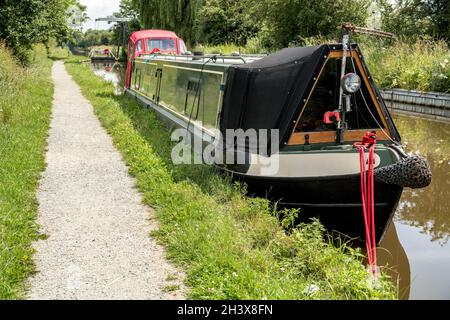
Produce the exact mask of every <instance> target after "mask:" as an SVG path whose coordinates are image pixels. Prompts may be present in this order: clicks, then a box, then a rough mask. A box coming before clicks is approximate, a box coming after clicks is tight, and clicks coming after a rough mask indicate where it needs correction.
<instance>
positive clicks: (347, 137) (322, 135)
mask: <svg viewBox="0 0 450 320" xmlns="http://www.w3.org/2000/svg"><path fill="white" fill-rule="evenodd" d="M342 54H343V53H342V51H331V52H330V54H329V55H328V57H327V59H326V61H325V63H324V64H323V66H322V69H321V70H320V73H319V76H317V77H316V80H315V82H314V85H313V87H312V89H311V92H310V93H309V96H308V98H307V99H306V101H305V103H304V105H303V109H302V112H301V113H300V116H299V117H298V119H297V121H296V123H295V127H294V130H293V132H292V134H291V137H290V139H289V142H288V145H289V146H293V145H305V144H308V143H309V144H316V143H330V142H336V131H321V132H295V130H296V128H297V127H298V124H299V122H300V119H301V118H302V116H303V113H304V111H305V109H306V106H307V105H308V103H309V100H310V99H311V96H312V94H313V92H314V90H315V89H316V85H317V83H318V82H319V80H320V78H321V76H322V74H323V71H324V69H325V66H326V64H327V63H328V61H329V60H330V59H339V58H342ZM351 54H352V57H353V59H354V61H355V62H356V66H357V68H358V69H359V71H360V73H361V75H362V78H363V81H364V83H365V85H366V87H367V89H368V91H369V94H370V97H371V99H372V101H373V103H374V104H375V107H376V110H377V112H378V115H379V116H380V118H381V121H382V122H383V125H384V128H383V130H380V129H377V130H375V131H376V134H377V139H378V140H380V141H383V140H391V137H392V133H391V132H390V130H389V125H388V123H387V121H386V119H385V117H384V115H383V112H382V109H381V105H380V102H379V101H378V99H377V97H376V94H375V92H374V90H373V88H372V85H371V83H370V80H369V77H368V75H367V74H366V72H365V71H364V67H363V64H362V62H361V58H360V55H359V53H358V52H357V51H356V50H353V51H352V53H351ZM347 57H350V53H349V52H348V53H347ZM367 131H370V130H369V129H365V130H345V131H344V138H343V141H344V142H354V141H360V140H361V138H362V137H363V136H364V134H365V133H366V132H367Z"/></svg>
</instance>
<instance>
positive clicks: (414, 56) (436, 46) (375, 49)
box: [362, 40, 450, 92]
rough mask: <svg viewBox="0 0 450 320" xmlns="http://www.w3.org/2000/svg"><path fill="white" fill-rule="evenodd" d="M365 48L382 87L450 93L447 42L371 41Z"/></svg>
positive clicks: (370, 66)
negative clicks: (387, 43)
mask: <svg viewBox="0 0 450 320" xmlns="http://www.w3.org/2000/svg"><path fill="white" fill-rule="evenodd" d="M362 47H363V50H364V54H365V57H366V60H367V64H368V66H369V69H370V70H371V73H372V76H373V78H374V80H375V81H376V83H377V84H378V85H379V86H380V87H381V88H401V89H410V90H420V91H436V92H450V50H449V48H448V46H447V44H446V43H445V42H444V41H437V42H433V41H424V40H418V41H417V42H415V43H407V42H402V41H397V42H395V44H394V45H386V44H383V43H381V42H375V41H371V42H367V43H363V45H362Z"/></svg>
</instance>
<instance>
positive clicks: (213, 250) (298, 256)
mask: <svg viewBox="0 0 450 320" xmlns="http://www.w3.org/2000/svg"><path fill="white" fill-rule="evenodd" d="M66 67H67V69H68V70H69V73H70V74H71V75H72V76H73V78H74V79H75V81H76V82H77V83H78V84H79V85H80V86H81V88H82V92H83V94H84V95H85V96H86V97H87V98H88V99H89V100H90V101H91V103H92V104H93V106H94V110H95V112H96V114H97V116H98V117H99V119H100V121H101V123H102V124H103V126H104V127H105V128H106V130H107V131H108V133H109V134H110V135H111V136H112V139H113V141H114V144H115V146H116V147H117V148H118V150H119V151H120V152H121V153H122V155H123V158H124V160H125V161H126V163H127V165H128V166H129V172H130V173H131V174H132V175H133V176H134V177H135V178H136V180H137V187H138V188H139V190H140V191H141V192H142V193H143V197H144V202H145V203H146V204H148V205H150V206H152V207H154V208H155V210H156V214H157V219H158V222H159V225H160V228H159V231H157V232H155V233H154V234H153V236H155V237H157V238H158V239H159V240H160V241H161V242H162V243H164V244H165V246H166V248H167V250H168V254H169V258H170V259H171V260H172V261H173V262H175V263H177V264H178V265H180V266H181V267H182V268H183V269H184V270H185V271H186V273H187V284H188V285H189V286H190V288H191V292H190V298H193V299H392V298H395V288H394V287H393V285H392V283H391V282H390V281H388V280H387V279H385V278H383V279H382V280H381V282H380V286H379V287H378V288H373V287H372V286H371V284H370V283H369V281H368V273H367V271H366V269H365V267H364V265H363V264H362V256H361V254H360V253H359V251H358V250H354V249H352V248H349V247H347V246H346V245H342V246H340V247H336V246H334V245H333V244H332V243H331V242H329V241H327V240H324V230H323V227H322V226H321V224H320V223H319V222H317V221H315V222H313V223H311V224H307V225H301V226H298V227H296V228H293V229H292V230H291V231H290V232H288V233H286V232H285V231H284V229H283V227H282V226H281V225H280V223H279V216H278V215H279V214H280V213H279V212H276V210H273V208H271V206H270V205H269V202H268V201H267V200H265V199H251V198H247V197H246V196H245V188H243V187H242V186H241V185H233V184H231V182H230V181H229V179H228V178H227V177H224V176H223V175H220V174H219V173H218V172H217V171H216V170H215V169H214V168H213V167H209V166H202V165H185V166H176V165H173V164H172V162H171V150H172V146H173V144H172V143H170V134H169V132H168V131H167V130H165V128H164V127H163V126H162V124H161V123H160V122H159V121H158V120H157V118H156V115H155V114H154V113H153V112H151V111H150V110H148V109H146V108H144V107H143V106H141V105H140V104H138V103H137V102H136V101H135V99H132V98H130V97H128V96H116V95H115V94H114V87H113V86H112V85H111V84H109V83H106V82H104V81H102V80H101V79H100V78H98V77H96V76H95V75H94V74H93V72H92V71H91V70H90V68H89V66H86V65H82V64H79V63H75V62H73V63H67V64H66ZM295 214H297V212H295V211H291V212H289V213H287V218H286V219H284V220H283V221H284V222H283V224H284V225H285V226H287V225H289V224H290V222H291V221H292V220H291V219H289V218H292V217H294V216H295Z"/></svg>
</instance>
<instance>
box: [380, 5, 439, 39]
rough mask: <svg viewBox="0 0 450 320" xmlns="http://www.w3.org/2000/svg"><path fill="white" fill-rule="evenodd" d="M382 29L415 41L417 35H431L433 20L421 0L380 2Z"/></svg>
mask: <svg viewBox="0 0 450 320" xmlns="http://www.w3.org/2000/svg"><path fill="white" fill-rule="evenodd" d="M382 8H383V18H382V24H383V29H385V30H386V31H390V32H393V33H395V34H396V35H397V36H401V37H403V38H405V39H409V40H411V41H415V40H416V39H417V38H418V37H426V36H430V35H431V30H432V25H433V21H432V20H431V17H430V14H429V13H430V12H429V8H428V6H427V4H426V3H425V1H423V0H398V1H396V2H395V3H390V2H389V1H383V2H382Z"/></svg>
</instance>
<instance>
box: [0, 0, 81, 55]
mask: <svg viewBox="0 0 450 320" xmlns="http://www.w3.org/2000/svg"><path fill="white" fill-rule="evenodd" d="M74 3H75V1H74V0H4V1H2V2H1V3H0V39H3V40H4V41H5V42H6V44H7V45H8V46H9V47H10V48H12V50H13V52H14V53H15V54H16V56H17V57H18V58H19V59H20V60H21V61H22V62H23V63H26V62H27V60H28V59H29V54H28V52H29V50H30V49H31V47H32V45H33V44H35V43H40V42H42V43H48V42H49V41H50V39H56V40H59V41H62V39H65V38H66V37H67V35H68V30H69V29H68V26H67V15H66V10H67V9H68V8H69V6H70V5H72V4H74Z"/></svg>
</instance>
